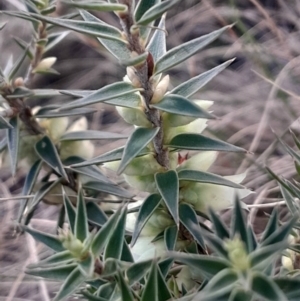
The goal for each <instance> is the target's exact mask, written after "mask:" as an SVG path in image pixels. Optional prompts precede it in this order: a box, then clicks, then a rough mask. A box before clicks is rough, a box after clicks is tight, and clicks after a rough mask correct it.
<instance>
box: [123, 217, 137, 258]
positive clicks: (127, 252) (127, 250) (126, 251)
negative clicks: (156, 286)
mask: <svg viewBox="0 0 300 301" xmlns="http://www.w3.org/2000/svg"><path fill="white" fill-rule="evenodd" d="M127 214H128V211H127ZM120 260H121V261H125V262H130V263H133V262H134V258H133V255H132V253H131V250H130V247H129V245H128V243H127V241H126V239H125V238H124V239H123V247H122V253H121V258H120Z"/></svg>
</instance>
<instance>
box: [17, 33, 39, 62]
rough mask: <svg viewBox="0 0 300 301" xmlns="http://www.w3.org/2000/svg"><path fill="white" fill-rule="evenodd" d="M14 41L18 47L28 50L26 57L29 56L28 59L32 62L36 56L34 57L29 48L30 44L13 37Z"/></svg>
mask: <svg viewBox="0 0 300 301" xmlns="http://www.w3.org/2000/svg"><path fill="white" fill-rule="evenodd" d="M13 39H14V40H15V42H16V43H17V44H18V46H19V47H20V48H21V49H22V50H27V53H26V55H27V56H28V58H29V59H30V60H32V59H33V57H34V56H33V53H32V51H31V50H30V47H28V44H27V43H26V42H25V41H23V40H22V39H20V38H18V37H13Z"/></svg>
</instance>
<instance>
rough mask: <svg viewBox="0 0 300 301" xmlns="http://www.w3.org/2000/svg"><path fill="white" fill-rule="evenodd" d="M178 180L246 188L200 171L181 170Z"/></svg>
mask: <svg viewBox="0 0 300 301" xmlns="http://www.w3.org/2000/svg"><path fill="white" fill-rule="evenodd" d="M178 178H179V180H182V181H193V182H199V183H210V184H215V185H223V186H229V187H233V188H244V186H243V185H240V184H237V183H234V182H232V181H229V180H227V179H225V178H223V177H221V176H218V175H215V174H212V173H209V172H204V171H198V170H189V169H184V170H180V171H179V172H178Z"/></svg>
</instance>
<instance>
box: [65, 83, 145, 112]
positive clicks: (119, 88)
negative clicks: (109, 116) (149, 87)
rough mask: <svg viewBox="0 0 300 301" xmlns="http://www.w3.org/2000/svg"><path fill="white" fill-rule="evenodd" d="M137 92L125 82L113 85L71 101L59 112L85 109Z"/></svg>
mask: <svg viewBox="0 0 300 301" xmlns="http://www.w3.org/2000/svg"><path fill="white" fill-rule="evenodd" d="M138 90H139V89H136V88H134V87H133V86H132V85H131V84H129V83H126V82H117V83H113V84H111V85H107V86H105V87H103V88H101V89H99V90H97V91H95V92H94V93H92V94H90V95H88V96H86V97H84V98H81V99H78V100H75V101H72V102H70V103H68V104H66V105H63V106H61V107H60V110H65V109H72V108H80V107H85V106H88V105H91V104H94V103H98V102H103V101H106V100H109V99H113V98H115V97H119V96H122V95H126V94H131V93H134V92H136V91H138Z"/></svg>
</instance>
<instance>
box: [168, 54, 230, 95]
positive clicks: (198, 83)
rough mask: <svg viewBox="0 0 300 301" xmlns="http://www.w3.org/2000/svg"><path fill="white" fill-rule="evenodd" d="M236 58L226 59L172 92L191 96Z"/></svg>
mask: <svg viewBox="0 0 300 301" xmlns="http://www.w3.org/2000/svg"><path fill="white" fill-rule="evenodd" d="M234 60H235V59H231V60H229V61H226V62H225V63H223V64H221V65H219V66H217V67H215V68H213V69H210V70H208V71H206V72H204V73H201V74H199V75H197V76H195V77H193V78H191V79H190V80H188V81H186V82H184V83H182V84H180V85H179V86H177V87H176V88H174V89H173V90H172V91H171V92H170V93H171V94H177V95H181V96H184V97H186V98H189V97H191V96H192V95H194V94H195V93H196V92H198V91H199V90H200V89H201V88H202V87H203V86H205V85H206V84H207V83H208V82H209V81H211V80H212V79H213V78H214V77H215V76H216V75H218V74H219V73H220V72H221V71H223V70H224V69H225V68H226V67H227V66H229V65H230V64H231V63H232V62H233V61H234Z"/></svg>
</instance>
